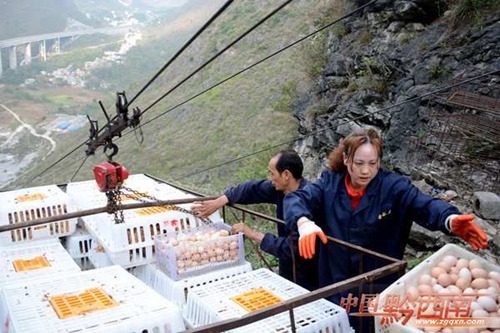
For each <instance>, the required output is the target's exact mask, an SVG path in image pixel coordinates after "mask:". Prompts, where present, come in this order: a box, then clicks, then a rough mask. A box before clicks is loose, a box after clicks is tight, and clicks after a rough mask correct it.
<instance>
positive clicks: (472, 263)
mask: <svg viewBox="0 0 500 333" xmlns="http://www.w3.org/2000/svg"><path fill="white" fill-rule="evenodd" d="M469 268H470V270H471V271H472V270H473V269H474V268H482V267H481V263H480V262H479V261H478V260H476V259H472V260H471V261H469Z"/></svg>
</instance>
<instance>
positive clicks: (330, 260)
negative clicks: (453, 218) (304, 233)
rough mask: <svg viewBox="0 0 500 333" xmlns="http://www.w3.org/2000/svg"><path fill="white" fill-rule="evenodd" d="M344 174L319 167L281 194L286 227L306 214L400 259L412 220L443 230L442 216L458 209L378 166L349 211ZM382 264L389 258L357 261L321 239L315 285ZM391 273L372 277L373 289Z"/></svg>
mask: <svg viewBox="0 0 500 333" xmlns="http://www.w3.org/2000/svg"><path fill="white" fill-rule="evenodd" d="M345 177H346V172H330V171H324V172H323V173H322V174H321V176H320V178H319V179H318V180H317V181H315V182H314V183H310V184H309V185H308V186H306V187H304V188H302V189H300V190H297V191H294V192H291V193H289V194H288V195H287V196H286V197H285V221H286V224H287V226H288V227H289V228H294V227H295V226H296V224H297V220H298V219H299V218H300V217H302V216H305V217H307V218H309V219H310V220H312V221H315V222H316V223H317V224H318V225H319V226H320V227H321V228H322V229H323V231H324V232H325V234H326V235H328V236H332V237H334V238H337V239H340V240H343V241H347V242H349V243H352V244H355V245H359V246H362V247H364V248H367V249H370V250H373V251H376V252H378V253H382V254H385V255H387V256H390V257H393V258H397V259H402V258H403V254H404V249H405V246H406V243H407V240H408V236H409V234H410V229H411V225H412V223H413V221H415V222H417V223H418V224H420V225H421V226H423V227H425V228H427V229H429V230H438V229H439V230H441V231H443V232H445V233H447V234H448V231H447V230H446V227H445V220H446V218H447V217H448V216H449V215H450V214H459V212H458V209H457V208H455V207H453V206H451V205H450V204H448V203H447V202H445V201H443V200H440V199H436V198H433V197H431V196H429V195H427V194H424V193H423V192H421V191H420V190H419V189H417V188H416V187H415V186H413V185H412V184H411V182H410V180H409V179H407V178H406V177H403V176H401V175H398V174H395V173H391V172H389V171H386V170H383V169H380V170H379V172H378V174H377V175H376V176H375V178H374V179H373V180H372V181H371V182H370V184H368V187H367V189H366V192H365V195H364V196H363V197H362V199H361V201H360V203H359V206H358V208H357V209H356V210H354V209H353V207H352V204H351V201H350V199H349V195H348V193H347V189H346V186H345ZM313 212H317V213H316V214H314V213H313ZM318 243H320V241H319V240H318ZM317 256H318V254H317ZM387 264H389V262H388V261H385V260H381V259H374V258H373V257H372V256H369V255H367V254H364V255H363V256H362V265H361V266H360V255H359V254H358V252H357V251H354V250H350V249H348V248H346V247H343V246H340V245H336V244H334V243H333V242H328V243H327V245H323V244H321V245H319V263H318V265H319V286H320V287H324V286H327V285H330V284H332V283H335V282H339V281H343V280H346V279H348V278H351V277H353V276H356V275H358V274H360V273H363V272H368V271H370V270H373V269H376V268H380V267H382V266H385V265H387ZM396 278H397V276H391V277H389V278H386V279H381V280H377V281H375V286H374V287H375V288H374V289H372V293H376V292H380V291H382V290H383V289H385V288H386V287H387V286H388V285H389V284H390V283H392V282H393V281H394V280H395V279H396ZM357 293H358V292H357ZM339 298H340V295H336V296H334V297H332V298H331V299H332V300H333V301H334V302H337V303H338V301H339Z"/></svg>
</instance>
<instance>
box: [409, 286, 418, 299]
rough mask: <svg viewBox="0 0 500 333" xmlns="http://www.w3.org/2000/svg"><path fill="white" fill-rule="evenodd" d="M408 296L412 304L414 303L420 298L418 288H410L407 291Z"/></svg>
mask: <svg viewBox="0 0 500 333" xmlns="http://www.w3.org/2000/svg"><path fill="white" fill-rule="evenodd" d="M406 295H407V296H408V300H409V301H410V302H414V301H416V300H417V298H418V295H419V293H418V289H417V288H416V287H413V286H410V287H408V289H406Z"/></svg>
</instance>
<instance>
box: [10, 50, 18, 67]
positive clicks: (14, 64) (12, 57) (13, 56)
mask: <svg viewBox="0 0 500 333" xmlns="http://www.w3.org/2000/svg"><path fill="white" fill-rule="evenodd" d="M9 68H10V69H16V68H17V47H16V46H15V45H14V46H12V47H10V48H9Z"/></svg>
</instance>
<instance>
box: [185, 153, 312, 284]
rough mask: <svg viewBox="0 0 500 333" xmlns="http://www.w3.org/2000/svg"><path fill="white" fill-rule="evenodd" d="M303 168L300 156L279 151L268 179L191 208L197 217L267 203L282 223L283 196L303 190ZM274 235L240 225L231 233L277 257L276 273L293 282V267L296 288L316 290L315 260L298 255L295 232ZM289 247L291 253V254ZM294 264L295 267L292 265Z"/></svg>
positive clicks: (280, 228) (281, 229)
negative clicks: (225, 208) (236, 206)
mask: <svg viewBox="0 0 500 333" xmlns="http://www.w3.org/2000/svg"><path fill="white" fill-rule="evenodd" d="M303 169H304V166H303V164H302V160H301V159H300V156H299V155H298V154H297V152H295V151H294V150H282V151H280V152H279V153H278V154H277V155H275V156H274V157H273V158H271V160H270V161H269V165H268V171H269V179H268V180H250V181H247V182H245V183H243V184H240V185H237V186H235V187H232V188H230V189H228V190H227V191H226V192H225V193H224V195H222V196H220V197H219V198H217V199H215V200H209V201H203V202H198V203H196V204H195V205H194V206H193V208H192V209H193V211H195V212H196V213H197V214H198V216H200V217H207V216H209V215H210V214H212V213H214V212H215V211H216V210H217V209H219V208H221V207H222V206H224V205H226V204H227V203H232V204H257V203H271V204H275V205H276V217H277V218H278V219H280V220H283V201H284V198H285V196H286V195H287V194H288V193H290V192H292V191H295V190H297V189H300V188H303V187H304V186H305V185H306V184H307V183H308V181H307V180H306V179H304V178H302V171H303ZM277 227H278V236H275V235H273V234H271V233H266V234H263V233H261V232H258V231H256V230H253V229H251V228H249V227H248V226H246V225H245V224H243V223H238V224H236V225H234V227H233V231H234V232H243V233H244V234H245V236H246V237H248V238H250V239H253V240H255V241H258V242H260V248H261V250H262V251H264V252H266V253H269V254H272V255H274V256H276V257H277V258H278V261H279V274H280V275H281V276H283V277H284V278H286V279H288V280H290V281H294V274H293V271H294V268H295V273H296V281H294V282H296V283H297V284H298V285H300V286H302V287H304V288H306V289H308V290H314V289H316V288H317V275H318V274H317V270H318V269H317V266H316V260H305V259H303V258H301V257H300V256H299V253H298V237H299V235H298V231H297V228H296V227H295V228H294V229H293V230H290V229H288V228H287V227H286V226H285V225H284V224H281V223H280V224H278V225H277ZM292 244H293V254H292V251H291V249H292ZM294 261H295V264H294Z"/></svg>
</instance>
